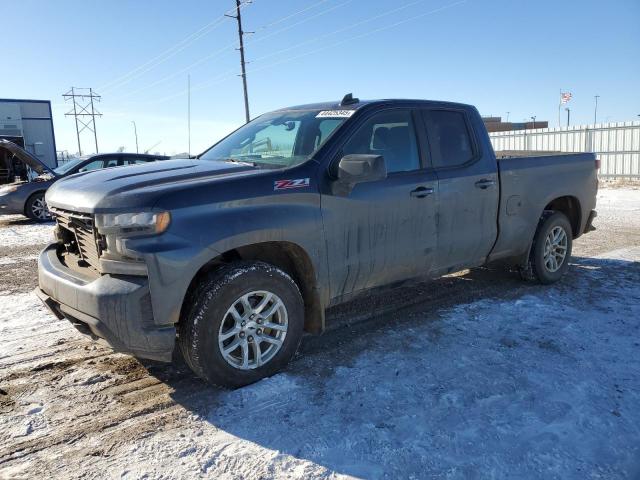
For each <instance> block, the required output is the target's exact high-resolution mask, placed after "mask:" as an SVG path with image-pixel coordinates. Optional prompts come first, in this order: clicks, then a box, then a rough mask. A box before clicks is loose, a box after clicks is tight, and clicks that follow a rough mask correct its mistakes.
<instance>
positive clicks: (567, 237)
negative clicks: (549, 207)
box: [525, 212, 573, 285]
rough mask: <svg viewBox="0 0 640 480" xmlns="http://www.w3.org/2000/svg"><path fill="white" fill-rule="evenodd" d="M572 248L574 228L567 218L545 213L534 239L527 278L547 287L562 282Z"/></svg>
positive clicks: (561, 214) (553, 213)
mask: <svg viewBox="0 0 640 480" xmlns="http://www.w3.org/2000/svg"><path fill="white" fill-rule="evenodd" d="M572 246H573V241H572V228H571V223H570V222H569V219H568V218H567V216H566V215H565V214H564V213H561V212H545V213H544V215H543V216H542V218H541V219H540V223H539V224H538V229H537V230H536V234H535V237H534V239H533V245H532V246H531V254H530V257H529V262H530V269H529V270H528V273H529V275H528V277H525V278H528V279H531V280H537V281H538V282H540V283H542V284H545V285H548V284H551V283H555V282H557V281H558V280H560V278H562V276H563V275H564V273H565V272H566V271H567V268H568V267H569V259H570V258H571V249H572ZM562 253H564V256H562Z"/></svg>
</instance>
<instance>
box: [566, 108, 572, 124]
mask: <svg viewBox="0 0 640 480" xmlns="http://www.w3.org/2000/svg"><path fill="white" fill-rule="evenodd" d="M565 110H566V111H567V128H569V119H570V116H571V109H570V108H568V107H567V108H565Z"/></svg>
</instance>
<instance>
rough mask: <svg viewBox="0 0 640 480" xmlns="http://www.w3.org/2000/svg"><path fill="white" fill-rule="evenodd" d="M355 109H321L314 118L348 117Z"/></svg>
mask: <svg viewBox="0 0 640 480" xmlns="http://www.w3.org/2000/svg"><path fill="white" fill-rule="evenodd" d="M355 112H356V111H355V110H323V111H322V112H320V113H318V114H317V115H316V118H349V117H350V116H351V115H353V114H354V113H355Z"/></svg>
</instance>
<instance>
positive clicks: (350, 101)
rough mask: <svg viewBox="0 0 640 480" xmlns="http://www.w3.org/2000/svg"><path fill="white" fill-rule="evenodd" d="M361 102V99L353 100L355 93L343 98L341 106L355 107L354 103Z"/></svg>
mask: <svg viewBox="0 0 640 480" xmlns="http://www.w3.org/2000/svg"><path fill="white" fill-rule="evenodd" d="M358 102H360V99H359V98H353V93H347V94H346V95H345V96H344V97H342V101H341V102H340V105H341V106H345V105H353V104H354V103H358Z"/></svg>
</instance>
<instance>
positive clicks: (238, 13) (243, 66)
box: [225, 0, 253, 123]
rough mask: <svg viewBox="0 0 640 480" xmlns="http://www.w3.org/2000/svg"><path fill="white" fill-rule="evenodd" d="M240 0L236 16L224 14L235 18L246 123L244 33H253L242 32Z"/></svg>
mask: <svg viewBox="0 0 640 480" xmlns="http://www.w3.org/2000/svg"><path fill="white" fill-rule="evenodd" d="M240 5H241V3H240V0H236V14H235V15H228V14H225V17H229V18H235V19H236V20H237V21H238V38H239V40H240V48H239V50H240V68H241V72H242V73H241V74H240V76H241V77H242V88H243V89H244V114H245V119H246V121H247V123H249V120H250V119H251V117H250V115H249V93H248V92H247V72H246V69H245V61H244V38H243V37H244V35H245V33H253V32H245V31H243V30H242V17H241V16H240Z"/></svg>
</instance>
